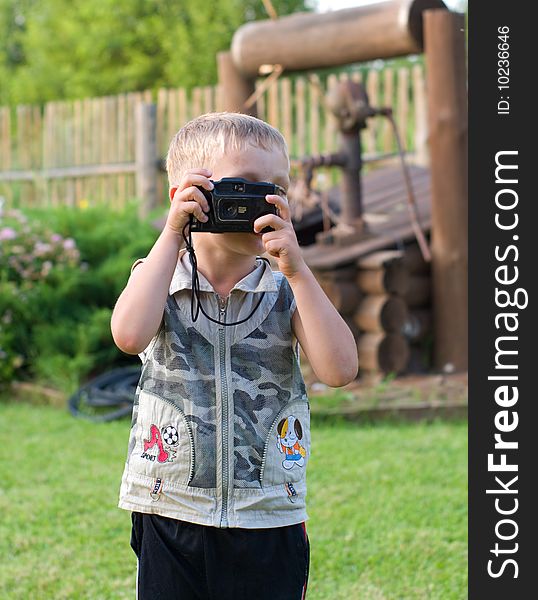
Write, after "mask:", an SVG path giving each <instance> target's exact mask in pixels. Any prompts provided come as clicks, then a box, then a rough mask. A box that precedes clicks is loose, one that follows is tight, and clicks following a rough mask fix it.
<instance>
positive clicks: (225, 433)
mask: <svg viewBox="0 0 538 600" xmlns="http://www.w3.org/2000/svg"><path fill="white" fill-rule="evenodd" d="M217 299H218V302H219V321H222V322H224V323H225V322H226V308H227V305H228V297H226V298H221V297H220V296H219V295H218V294H217ZM219 360H220V382H221V402H222V511H221V515H220V526H221V527H228V489H229V486H230V481H229V475H228V472H229V464H228V444H229V433H230V432H229V430H228V381H227V378H226V332H225V327H224V325H219Z"/></svg>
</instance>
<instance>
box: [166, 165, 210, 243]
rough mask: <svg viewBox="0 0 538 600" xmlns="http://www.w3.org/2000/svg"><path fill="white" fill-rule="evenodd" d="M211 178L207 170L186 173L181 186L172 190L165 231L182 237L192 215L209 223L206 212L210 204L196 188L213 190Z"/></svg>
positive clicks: (193, 170) (192, 170)
mask: <svg viewBox="0 0 538 600" xmlns="http://www.w3.org/2000/svg"><path fill="white" fill-rule="evenodd" d="M209 177H211V171H208V170H207V169H191V170H190V171H187V172H186V173H185V175H184V176H183V178H182V179H181V183H180V184H179V186H177V187H172V188H170V201H171V206H170V211H169V213H168V218H167V219H166V225H165V229H168V230H171V231H173V232H174V233H177V234H179V235H181V233H182V231H183V228H184V227H185V225H186V224H187V223H188V222H189V217H190V215H194V216H195V217H196V218H197V219H198V221H203V222H205V221H207V219H208V217H207V215H205V214H204V212H208V211H209V204H208V202H207V198H206V197H205V196H204V194H203V193H202V191H201V190H199V189H198V188H197V187H196V186H200V187H203V188H205V189H206V190H212V189H213V187H214V186H213V183H212V182H211V181H210V180H209Z"/></svg>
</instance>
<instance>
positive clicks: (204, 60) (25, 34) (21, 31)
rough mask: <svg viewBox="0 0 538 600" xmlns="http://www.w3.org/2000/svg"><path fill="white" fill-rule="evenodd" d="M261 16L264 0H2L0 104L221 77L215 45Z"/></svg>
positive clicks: (280, 8) (282, 0)
mask: <svg viewBox="0 0 538 600" xmlns="http://www.w3.org/2000/svg"><path fill="white" fill-rule="evenodd" d="M273 5H274V6H275V9H276V10H277V13H278V14H279V15H285V14H290V13H293V12H297V11H299V10H306V7H305V0H273ZM259 18H267V15H266V13H265V10H264V7H263V4H262V2H260V0H205V1H204V2H192V0H176V1H175V2H166V1H165V0H41V1H39V0H0V104H19V103H41V102H45V101H47V100H53V99H60V98H61V99H71V98H82V97H86V96H99V95H106V94H116V93H119V92H128V91H133V90H142V89H155V88H157V87H160V86H169V87H171V86H186V87H192V86H194V85H207V84H211V83H215V82H216V79H217V71H216V56H215V55H216V53H217V52H218V51H220V50H225V49H227V48H229V46H230V42H231V39H232V36H233V34H234V32H235V30H236V29H237V28H238V27H239V26H240V25H242V24H243V23H244V22H246V21H249V20H254V19H259Z"/></svg>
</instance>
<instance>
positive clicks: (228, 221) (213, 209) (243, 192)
mask: <svg viewBox="0 0 538 600" xmlns="http://www.w3.org/2000/svg"><path fill="white" fill-rule="evenodd" d="M213 185H214V186H215V187H214V188H213V189H212V190H211V191H208V190H206V189H204V188H202V187H199V189H200V190H201V191H202V193H203V194H204V196H205V197H206V198H207V202H208V204H209V212H207V213H206V214H207V216H208V217H209V218H208V220H207V221H206V222H205V223H204V222H202V221H198V219H196V217H193V220H192V224H191V231H206V232H210V233H225V232H247V233H253V232H254V221H255V220H256V219H257V218H258V217H261V216H262V215H268V214H273V215H276V214H278V213H277V208H276V206H275V205H274V204H269V202H267V200H266V199H265V196H266V195H267V194H276V193H278V191H280V190H281V188H279V187H278V186H276V185H273V184H272V183H267V182H265V181H262V182H258V183H256V182H253V181H246V180H245V179H242V178H241V177H223V178H222V179H220V180H219V181H213ZM266 231H272V227H265V228H264V229H262V233H265V232H266Z"/></svg>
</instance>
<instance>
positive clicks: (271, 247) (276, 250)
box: [265, 240, 288, 258]
mask: <svg viewBox="0 0 538 600" xmlns="http://www.w3.org/2000/svg"><path fill="white" fill-rule="evenodd" d="M265 251H266V252H267V253H268V254H270V255H271V256H274V257H276V258H279V257H281V256H284V255H285V254H287V253H288V249H287V247H286V246H285V245H284V244H282V242H281V240H270V241H269V242H267V244H265Z"/></svg>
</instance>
